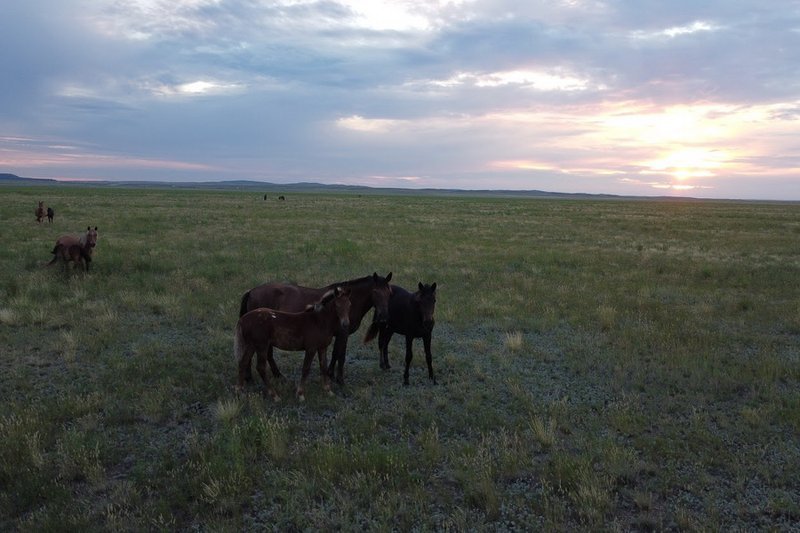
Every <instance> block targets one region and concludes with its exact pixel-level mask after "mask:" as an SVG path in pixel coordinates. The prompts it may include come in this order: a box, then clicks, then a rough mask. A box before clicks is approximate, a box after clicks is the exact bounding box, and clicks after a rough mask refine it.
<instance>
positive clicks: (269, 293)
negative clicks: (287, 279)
mask: <svg viewBox="0 0 800 533" xmlns="http://www.w3.org/2000/svg"><path fill="white" fill-rule="evenodd" d="M323 293H324V291H322V290H320V289H312V288H309V287H301V286H298V285H292V284H289V283H265V284H263V285H259V286H258V287H255V288H253V289H250V291H249V294H248V297H247V302H246V306H242V308H243V309H244V308H245V307H246V309H247V311H252V310H253V309H258V308H259V307H267V308H269V309H274V310H277V311H286V312H289V313H299V312H301V311H305V308H306V306H307V305H308V304H312V303H315V302H317V301H318V300H319V298H321V297H322V294H323Z"/></svg>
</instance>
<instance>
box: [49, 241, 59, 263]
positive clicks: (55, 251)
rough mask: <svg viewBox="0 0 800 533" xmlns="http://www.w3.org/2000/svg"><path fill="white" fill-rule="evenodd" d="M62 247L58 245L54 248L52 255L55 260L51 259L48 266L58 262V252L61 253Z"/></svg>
mask: <svg viewBox="0 0 800 533" xmlns="http://www.w3.org/2000/svg"><path fill="white" fill-rule="evenodd" d="M60 247H61V245H60V244H56V245H55V246H54V247H53V251H52V252H50V253H51V254H53V259H51V260H50V262H49V263H47V264H48V265H52V264H53V263H55V262H56V261H58V252H59V248H60Z"/></svg>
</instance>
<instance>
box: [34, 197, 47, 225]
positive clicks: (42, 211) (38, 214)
mask: <svg viewBox="0 0 800 533" xmlns="http://www.w3.org/2000/svg"><path fill="white" fill-rule="evenodd" d="M34 213H35V214H36V222H39V223H41V222H42V220H43V219H44V215H45V207H44V202H39V207H37V208H36V211H34Z"/></svg>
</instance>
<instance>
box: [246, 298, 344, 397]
mask: <svg viewBox="0 0 800 533" xmlns="http://www.w3.org/2000/svg"><path fill="white" fill-rule="evenodd" d="M349 296H350V290H349V289H345V288H341V287H336V288H334V289H332V290H329V291H327V292H326V293H325V294H324V295H323V296H322V298H320V300H319V301H318V302H316V304H314V305H309V306H308V307H307V309H306V310H305V311H301V312H299V313H287V312H283V311H276V310H274V309H268V308H265V307H261V308H258V309H254V310H253V311H248V312H247V313H245V314H244V315H242V317H240V318H239V322H238V323H237V324H236V331H235V333H234V337H233V355H234V357H235V359H236V361H237V362H238V365H239V375H238V380H237V383H236V388H237V390H241V389H242V387H244V384H245V381H246V378H247V371H248V370H250V362H251V360H252V358H253V353H254V352H256V353H258V360H257V363H256V369H257V370H258V373H259V374H260V375H261V379H262V380H264V386H265V387H266V389H267V392H268V393H269V394H270V395H271V396H272V398H273V399H274V400H275V401H276V402H277V401H279V400H280V398H279V397H278V394H277V393H276V392H275V390H274V389H273V388H272V386H271V385H270V382H269V377H268V376H267V368H266V358H267V354H268V353H269V354H270V357H271V354H272V349H273V348H279V349H281V350H292V351H300V350H303V351H305V352H306V356H305V358H304V359H303V371H302V375H301V378H300V384H299V385H298V386H297V397H298V398H299V399H300V401H303V400H304V399H305V396H304V392H305V382H306V378H307V377H308V373H309V371H310V370H311V360H312V359H313V358H314V353H317V355H318V356H319V369H320V372H321V373H322V386H323V388H324V389H325V391H327V392H328V394H331V385H330V382H329V380H328V374H327V373H326V372H325V366H326V361H325V351H326V350H327V348H328V345H329V344H330V343H331V340H332V339H333V337H334V335H335V334H336V332H337V331H340V330H341V329H347V328H348V327H349V325H350V324H349V317H350V298H349Z"/></svg>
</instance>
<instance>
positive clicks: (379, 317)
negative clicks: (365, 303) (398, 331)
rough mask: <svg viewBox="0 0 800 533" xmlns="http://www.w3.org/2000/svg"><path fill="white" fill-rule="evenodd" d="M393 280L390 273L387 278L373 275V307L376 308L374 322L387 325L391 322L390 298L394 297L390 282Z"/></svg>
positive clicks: (375, 273)
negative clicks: (387, 322)
mask: <svg viewBox="0 0 800 533" xmlns="http://www.w3.org/2000/svg"><path fill="white" fill-rule="evenodd" d="M391 280H392V273H391V272H389V273H388V274H387V275H386V277H385V278H382V277H380V276H379V275H378V273H377V272H373V273H372V305H373V306H374V307H375V318H373V321H374V322H378V323H379V324H385V323H386V321H388V320H389V297H390V296H391V295H392V288H391V286H389V282H390V281H391Z"/></svg>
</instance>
